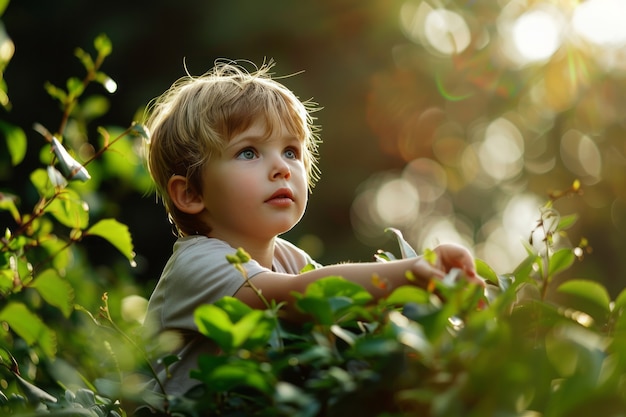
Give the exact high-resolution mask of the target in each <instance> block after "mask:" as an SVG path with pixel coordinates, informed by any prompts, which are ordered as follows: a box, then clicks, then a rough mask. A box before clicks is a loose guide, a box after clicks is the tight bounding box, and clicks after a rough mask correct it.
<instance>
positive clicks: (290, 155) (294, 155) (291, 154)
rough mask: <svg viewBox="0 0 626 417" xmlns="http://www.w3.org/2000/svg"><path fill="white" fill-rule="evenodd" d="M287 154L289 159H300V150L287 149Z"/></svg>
mask: <svg viewBox="0 0 626 417" xmlns="http://www.w3.org/2000/svg"><path fill="white" fill-rule="evenodd" d="M285 156H286V157H287V158H288V159H298V152H296V150H295V149H291V148H290V149H285Z"/></svg>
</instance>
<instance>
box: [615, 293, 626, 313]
mask: <svg viewBox="0 0 626 417" xmlns="http://www.w3.org/2000/svg"><path fill="white" fill-rule="evenodd" d="M624 307H626V288H625V289H623V290H622V291H621V292H620V293H619V295H618V296H617V298H616V299H615V304H614V305H613V310H614V311H619V310H622V309H624Z"/></svg>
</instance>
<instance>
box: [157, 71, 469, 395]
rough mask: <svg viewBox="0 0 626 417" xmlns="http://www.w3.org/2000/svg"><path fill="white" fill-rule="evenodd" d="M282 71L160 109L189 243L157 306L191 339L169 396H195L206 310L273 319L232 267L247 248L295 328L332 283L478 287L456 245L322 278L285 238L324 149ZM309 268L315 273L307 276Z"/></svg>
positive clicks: (165, 99)
mask: <svg viewBox="0 0 626 417" xmlns="http://www.w3.org/2000/svg"><path fill="white" fill-rule="evenodd" d="M271 66H272V64H269V65H264V66H262V67H261V68H260V69H258V70H256V71H255V72H252V73H249V72H247V71H245V70H244V69H242V68H241V67H239V66H238V65H236V64H234V63H218V64H217V65H216V66H215V67H214V68H213V70H212V71H210V72H208V73H207V74H205V75H203V76H201V77H197V78H196V77H191V76H188V77H185V78H182V79H181V80H179V81H177V82H176V83H174V85H172V87H171V88H170V89H169V90H168V91H166V92H165V93H164V94H163V95H162V96H161V97H159V98H158V99H157V100H156V101H155V102H154V103H153V105H152V107H151V114H150V116H149V119H148V122H147V127H148V130H149V131H150V132H151V140H150V144H149V157H148V166H149V170H150V173H151V175H152V177H153V179H154V181H155V183H156V187H157V192H158V194H159V195H160V197H161V198H162V199H163V202H164V205H165V208H166V211H167V213H168V215H169V217H170V219H171V221H172V223H173V225H174V227H175V228H176V230H177V233H178V236H179V238H178V240H177V241H176V243H175V244H174V249H173V254H172V256H171V258H170V259H169V261H168V262H167V265H166V266H165V269H164V271H163V274H162V275H161V278H160V280H159V282H158V284H157V286H156V288H155V290H154V292H153V294H152V296H151V297H150V302H149V306H148V320H149V322H150V323H152V325H154V326H155V327H156V329H157V331H159V332H162V331H173V332H176V333H178V334H179V335H180V338H181V339H180V340H181V343H180V346H178V347H177V348H176V349H175V352H176V353H177V354H178V355H179V356H180V357H181V360H180V361H179V362H177V363H176V364H175V365H174V366H172V367H171V368H170V371H171V372H172V375H171V378H169V379H167V381H165V385H166V387H167V389H168V393H170V394H176V393H183V392H185V391H187V390H188V389H189V388H190V387H191V386H193V384H194V381H193V380H191V379H190V378H189V371H190V370H191V369H194V368H195V367H196V365H197V359H198V355H200V354H202V353H208V352H210V344H209V343H208V340H207V339H206V338H204V336H202V335H200V334H199V333H198V331H197V327H196V326H195V324H194V310H195V309H196V307H198V306H200V305H202V304H205V303H213V302H215V301H217V300H219V299H220V298H222V297H224V296H234V297H236V298H238V299H240V300H242V301H243V302H245V303H246V304H248V305H250V306H251V307H254V308H264V304H263V303H262V301H261V300H260V299H259V297H258V296H257V295H256V293H255V292H254V291H253V290H252V289H251V288H250V287H249V286H246V285H244V277H243V276H242V274H241V273H240V272H239V271H237V270H236V269H235V268H234V267H233V265H231V264H229V263H228V261H227V259H226V255H228V254H234V253H235V252H236V250H237V248H243V249H244V250H245V251H247V252H248V253H249V254H250V256H251V258H252V260H251V261H250V262H248V263H246V264H245V265H244V267H245V268H246V272H247V276H248V277H249V278H250V280H251V282H252V283H253V284H254V286H255V287H256V288H258V289H259V290H260V291H261V292H262V294H263V296H264V297H265V298H266V299H268V300H271V299H274V300H276V301H277V302H281V301H286V302H287V304H286V308H285V318H286V319H289V317H290V316H291V317H298V313H297V312H296V311H295V308H294V306H293V303H292V301H293V299H292V296H291V295H290V294H291V293H292V292H293V291H297V292H304V290H305V288H306V287H307V285H308V284H310V283H311V282H314V281H315V280H318V279H320V278H323V277H326V276H331V275H339V276H342V277H344V278H346V279H348V280H350V281H353V282H355V283H358V284H360V285H362V286H363V287H365V288H366V289H367V290H368V291H370V292H371V293H372V295H373V296H374V297H382V296H384V295H385V294H387V293H388V292H387V291H388V290H387V291H383V290H381V289H380V288H378V287H377V286H376V285H374V283H373V282H372V277H373V275H374V274H376V275H378V276H380V277H381V278H384V279H386V280H387V282H388V283H389V286H390V287H391V288H393V287H398V286H401V285H406V284H409V281H408V280H407V279H406V278H405V276H406V275H405V273H406V272H407V271H411V272H412V273H413V274H414V276H415V277H417V278H418V281H419V284H420V285H425V283H427V282H428V280H429V279H431V278H433V277H436V278H440V277H443V276H444V275H445V273H446V272H448V271H449V270H450V269H452V268H460V269H462V270H463V271H464V272H465V274H466V275H467V276H468V277H470V278H474V277H475V269H474V260H473V258H472V256H471V255H470V253H469V251H468V250H467V249H465V248H462V247H459V246H456V245H449V244H447V245H440V246H438V247H437V248H435V252H436V254H437V263H436V265H431V264H430V263H429V262H427V261H426V260H424V259H423V258H422V257H419V258H413V259H405V260H398V261H393V262H388V263H377V262H371V263H355V264H339V265H331V266H324V267H321V266H320V265H318V264H316V263H315V262H314V261H313V260H312V259H311V258H310V256H309V255H308V254H307V253H305V252H304V251H302V250H300V249H299V248H297V247H296V246H294V245H292V244H291V243H289V242H287V241H285V240H283V239H282V238H280V237H278V236H279V235H280V234H282V233H285V232H287V231H288V230H290V229H291V228H292V227H293V226H294V225H296V224H297V223H298V221H299V220H300V219H301V217H302V215H303V214H304V210H305V208H306V204H307V198H308V193H309V191H310V188H311V187H313V186H314V184H315V181H316V180H317V179H318V171H317V165H316V163H317V147H318V142H319V140H318V137H317V134H316V132H317V127H316V126H315V125H314V123H313V118H312V116H311V112H312V111H314V110H315V109H314V108H313V106H312V103H311V102H302V101H300V100H299V99H298V98H297V97H296V96H295V95H294V94H293V93H292V92H291V91H290V90H289V89H287V88H286V87H285V86H283V85H282V84H280V83H278V82H277V81H275V80H273V79H272V78H271V77H270V73H269V70H270V68H271ZM307 264H313V265H315V266H316V269H314V270H311V271H308V272H305V273H300V271H301V270H302V269H303V268H304V267H305V266H306V265H307Z"/></svg>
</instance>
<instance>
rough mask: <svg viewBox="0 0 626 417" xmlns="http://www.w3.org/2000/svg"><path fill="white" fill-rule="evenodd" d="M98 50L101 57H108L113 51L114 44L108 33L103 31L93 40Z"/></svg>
mask: <svg viewBox="0 0 626 417" xmlns="http://www.w3.org/2000/svg"><path fill="white" fill-rule="evenodd" d="M93 44H94V47H95V48H96V51H98V54H99V55H100V56H101V57H103V58H104V57H106V56H108V55H110V54H111V52H112V51H113V44H112V43H111V40H110V39H109V37H108V36H107V35H105V34H104V33H101V34H100V35H98V36H97V37H96V39H95V40H94V42H93Z"/></svg>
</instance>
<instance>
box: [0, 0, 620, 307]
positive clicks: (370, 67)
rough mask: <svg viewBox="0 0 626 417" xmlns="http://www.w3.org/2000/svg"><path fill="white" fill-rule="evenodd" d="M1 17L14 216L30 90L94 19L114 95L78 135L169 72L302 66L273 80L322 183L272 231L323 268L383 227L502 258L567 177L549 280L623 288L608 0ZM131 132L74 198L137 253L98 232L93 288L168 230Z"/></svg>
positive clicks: (73, 70)
mask: <svg viewBox="0 0 626 417" xmlns="http://www.w3.org/2000/svg"><path fill="white" fill-rule="evenodd" d="M2 21H3V23H4V26H5V30H6V33H7V35H8V36H9V37H10V38H11V40H12V42H13V44H14V45H15V53H14V56H13V58H12V60H11V62H10V64H9V66H8V67H7V68H6V71H5V74H4V78H5V80H6V82H7V84H8V86H9V97H10V99H11V102H12V108H11V110H10V111H9V112H7V114H6V115H5V118H6V119H7V120H9V121H10V122H11V123H15V124H18V125H19V126H21V127H23V128H24V130H25V131H26V133H27V135H28V138H29V156H28V157H27V159H26V161H25V162H24V163H22V164H21V165H20V166H18V167H17V168H16V169H10V168H9V164H8V157H7V155H6V151H5V150H4V148H3V149H2V152H3V153H4V155H2V157H1V158H0V186H1V187H2V188H5V189H6V188H10V189H13V190H25V191H24V200H23V201H22V202H21V208H22V210H27V207H31V206H32V204H34V202H35V201H36V193H35V192H34V190H33V191H29V185H28V175H29V173H30V172H31V171H32V170H33V169H34V167H36V166H37V164H39V159H38V154H39V152H40V151H38V149H43V148H44V146H45V142H44V141H43V140H42V138H41V136H39V135H38V134H37V133H36V132H34V130H32V128H31V126H32V125H33V123H35V122H38V123H41V124H43V125H44V126H47V127H48V128H49V129H50V130H51V131H54V129H56V127H57V126H58V123H59V120H60V112H59V111H58V110H57V108H58V105H57V104H56V103H55V102H54V101H53V100H52V99H51V98H50V97H49V96H48V95H47V94H46V92H45V89H44V84H45V83H46V82H51V83H53V84H55V85H60V86H63V85H64V83H65V80H66V79H67V78H68V77H69V76H74V75H76V76H82V75H83V73H84V70H83V69H82V66H81V65H80V63H79V62H78V60H77V59H75V58H74V57H73V54H74V50H75V48H76V47H81V48H83V49H85V50H88V51H90V52H91V51H93V47H92V45H93V40H94V38H95V37H96V36H97V35H98V34H100V33H105V34H106V35H107V36H108V37H109V38H110V39H111V41H112V44H113V53H112V55H111V56H110V57H108V58H107V60H106V62H105V64H104V67H103V68H102V70H103V71H104V72H106V73H107V74H108V75H109V76H111V77H112V78H113V79H114V80H115V81H116V82H117V91H116V92H115V93H113V94H110V95H108V94H107V93H106V92H105V91H104V90H103V89H102V88H101V87H100V88H98V86H94V87H93V89H92V90H90V91H91V92H92V93H93V94H94V95H96V96H99V97H100V99H101V102H100V103H101V105H103V106H106V109H107V111H106V112H102V113H103V114H102V115H100V116H98V117H94V118H93V120H90V122H91V123H90V126H92V129H93V131H87V132H84V134H85V137H87V138H88V141H90V142H92V143H94V144H97V141H98V140H97V132H96V130H95V129H96V127H97V126H106V127H107V128H108V129H115V126H118V127H121V128H125V127H127V126H128V125H129V124H130V123H131V122H132V121H133V120H139V119H138V118H139V117H140V115H141V114H142V112H143V108H144V106H145V105H146V104H147V103H148V102H149V101H150V100H151V99H152V98H154V97H156V96H157V95H159V94H161V93H162V92H163V91H164V90H165V89H167V88H168V87H169V86H170V84H171V83H172V82H173V81H174V80H176V79H178V78H179V77H181V76H183V75H184V73H185V68H186V69H187V71H188V72H189V73H191V74H193V75H199V74H201V73H203V72H205V71H207V70H208V69H209V68H210V67H211V66H212V64H213V62H214V61H215V60H216V59H219V58H230V59H246V60H250V61H252V62H254V63H256V64H259V65H260V64H261V63H262V62H263V61H264V60H269V59H274V60H275V61H276V62H277V65H276V66H275V67H274V70H275V73H276V74H277V75H281V76H282V75H290V74H295V73H300V72H301V73H300V74H298V75H295V76H293V77H288V78H285V79H284V80H283V81H284V83H285V84H286V85H287V86H288V87H290V88H291V89H292V90H293V91H294V92H295V93H296V94H297V95H298V96H299V97H300V98H302V99H310V98H312V99H313V100H314V101H316V102H318V103H319V104H320V106H321V107H323V110H321V111H319V112H317V113H316V114H315V116H316V117H317V118H318V120H317V121H318V123H319V124H320V125H321V126H322V132H321V134H322V139H323V144H322V146H321V162H320V167H321V170H322V178H321V181H320V182H319V183H318V185H317V186H316V187H315V189H314V190H313V193H312V195H311V198H310V203H309V207H308V211H307V213H306V215H305V217H304V218H303V220H302V222H301V223H300V224H299V225H297V226H296V227H295V228H294V229H293V230H292V231H290V232H289V233H288V234H287V235H286V237H287V238H288V239H289V240H291V241H293V242H294V243H296V244H299V245H300V246H301V247H303V248H304V249H306V250H308V251H309V252H310V253H311V255H312V256H313V257H314V258H316V259H317V260H318V261H320V262H322V263H333V262H339V261H348V260H351V261H366V260H371V259H372V255H373V254H374V252H375V251H376V250H377V249H384V250H388V251H391V252H394V253H396V254H399V251H398V248H397V245H395V244H394V242H393V241H392V240H391V239H390V237H389V236H388V235H386V234H385V233H384V229H385V227H388V226H393V227H396V228H398V229H400V230H401V231H402V232H403V233H404V236H405V237H406V238H407V240H408V241H409V242H410V243H411V244H412V245H413V246H414V247H415V248H416V249H418V250H424V249H425V248H429V247H433V246H434V245H436V244H437V243H439V242H447V241H454V242H459V243H463V244H466V245H468V246H469V247H471V248H472V250H473V252H474V253H475V255H476V256H477V257H479V258H481V259H483V260H485V261H486V262H487V263H488V264H489V265H491V266H492V267H493V268H494V269H495V270H496V272H498V273H507V272H511V271H512V270H513V269H514V268H515V266H516V265H517V264H518V263H519V262H520V260H522V259H523V258H524V257H525V255H526V250H525V248H524V243H523V242H528V239H529V236H530V235H531V232H532V231H533V230H534V228H535V227H536V225H537V220H538V219H539V218H540V216H541V207H542V206H543V205H544V204H545V203H546V201H547V200H548V198H549V195H550V193H554V192H559V191H563V190H567V189H569V188H570V187H571V185H572V184H573V183H574V181H575V180H579V181H580V183H581V188H582V194H580V195H573V196H569V197H565V198H562V199H560V200H558V201H557V202H556V203H555V205H554V207H555V208H556V210H557V211H558V212H560V213H561V214H563V215H569V214H577V215H578V216H579V219H578V222H577V223H576V224H575V226H574V227H573V228H571V229H570V230H569V231H568V234H567V236H556V237H555V239H556V241H557V244H558V245H569V246H572V247H576V246H578V245H579V244H580V242H581V240H582V239H587V240H588V242H589V247H586V248H585V250H584V251H583V252H584V259H582V261H580V262H578V261H577V262H576V264H575V265H574V267H573V268H571V269H570V270H568V271H567V272H566V274H564V275H563V276H562V277H561V278H560V279H567V278H587V279H593V280H597V281H599V282H601V283H602V284H604V285H605V286H606V287H607V288H608V289H609V291H610V292H611V295H612V296H613V297H615V296H616V295H617V293H618V292H619V291H620V290H621V289H622V288H623V287H624V286H625V284H626V256H624V251H625V249H626V238H624V236H625V235H626V184H625V182H626V140H625V139H626V138H625V134H626V124H625V115H626V111H625V110H626V94H625V93H626V48H625V46H626V25H625V24H624V22H626V7H624V5H623V4H622V1H621V0H586V1H574V0H544V1H540V0H534V1H517V0H512V1H500V2H496V1H480V0H477V1H467V0H464V1H461V0H450V1H447V2H435V1H428V0H316V1H309V0H306V1H291V0H267V1H257V0H228V1H192V0H178V1H176V2H173V1H165V0H151V1H145V0H136V1H131V0H125V1H120V0H109V1H107V2H90V1H80V0H58V1H54V2H52V1H35V0H19V1H13V2H11V3H10V4H9V6H8V8H7V10H6V12H5V14H4V16H3V17H2ZM90 88H91V87H90ZM102 103H104V104H102ZM71 128H72V126H69V127H68V129H70V130H71ZM135 145H136V144H133V143H131V144H126V145H124V146H126V148H124V150H122V151H120V152H119V154H115V155H111V156H108V155H107V158H109V163H112V164H117V165H116V166H117V167H119V168H118V170H119V172H118V174H116V175H114V176H112V177H110V178H103V177H100V178H99V177H98V174H97V172H95V173H94V172H92V176H93V177H94V178H95V182H94V184H93V185H92V187H95V188H94V189H93V190H92V191H93V192H92V196H91V199H90V208H91V215H92V216H93V217H115V218H116V219H118V220H119V221H121V222H124V223H125V224H127V225H128V226H129V228H130V231H131V233H132V235H133V239H134V244H135V251H136V253H137V266H136V267H135V268H132V269H131V268H129V267H128V262H126V261H125V259H123V257H122V256H121V255H119V254H117V252H116V251H115V249H113V248H111V247H110V246H109V245H108V244H107V243H100V242H86V244H87V245H88V246H90V249H91V250H90V253H92V255H91V256H93V261H94V262H96V263H98V264H100V265H102V268H108V269H112V270H113V271H115V272H113V273H111V272H109V273H108V275H109V279H110V282H115V280H116V274H128V275H130V276H132V278H133V279H134V280H135V282H137V283H138V284H140V285H142V286H143V288H144V289H145V290H146V292H145V293H144V294H143V295H145V296H147V295H149V291H151V289H152V287H153V286H154V284H155V283H156V280H157V279H158V276H159V274H160V271H161V269H162V267H163V265H164V264H165V262H166V260H167V258H168V256H169V254H170V253H171V246H172V243H173V241H174V236H173V235H172V233H171V228H170V226H169V225H168V223H167V220H166V217H165V214H164V209H163V207H162V206H161V205H160V204H157V202H156V199H155V197H154V195H153V193H151V192H150V190H149V186H148V185H147V183H146V176H145V175H146V174H145V171H144V170H143V168H142V166H141V162H140V159H139V157H137V156H136V155H135V154H134V152H135V151H137V149H139V147H137V146H135ZM96 146H97V145H96ZM116 158H118V159H116ZM119 158H122V159H124V160H122V159H119ZM29 196H30V197H29ZM29 198H32V200H29ZM540 242H541V239H534V243H535V244H537V243H540ZM120 271H121V272H120ZM109 285H110V284H109ZM105 286H106V285H105Z"/></svg>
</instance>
